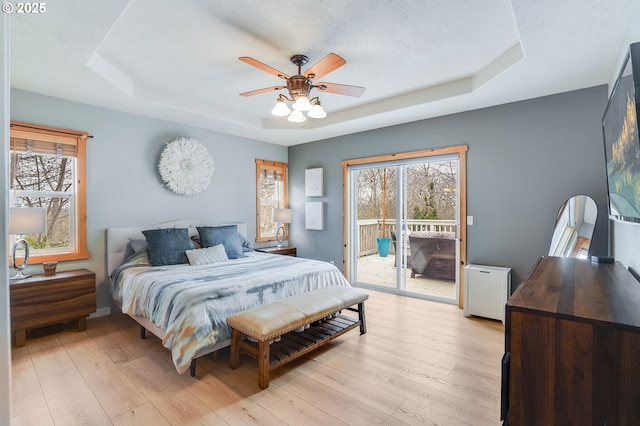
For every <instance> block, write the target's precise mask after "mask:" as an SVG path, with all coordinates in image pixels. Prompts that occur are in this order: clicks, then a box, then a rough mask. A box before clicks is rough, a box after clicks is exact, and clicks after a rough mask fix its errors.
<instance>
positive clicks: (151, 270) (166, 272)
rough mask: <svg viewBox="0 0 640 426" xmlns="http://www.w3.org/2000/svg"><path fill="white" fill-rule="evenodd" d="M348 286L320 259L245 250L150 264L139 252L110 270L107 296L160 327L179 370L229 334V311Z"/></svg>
mask: <svg viewBox="0 0 640 426" xmlns="http://www.w3.org/2000/svg"><path fill="white" fill-rule="evenodd" d="M334 285H339V286H348V287H349V286H350V284H349V282H348V281H347V280H346V279H345V278H344V276H343V275H342V273H341V272H340V271H339V270H338V269H337V268H336V267H335V266H334V265H331V264H329V263H326V262H321V261H316V260H311V259H303V258H296V257H290V256H282V255H274V254H267V253H259V252H249V253H247V257H244V258H240V259H232V260H228V261H225V262H219V263H212V264H208V265H198V266H190V265H188V264H185V265H170V266H155V267H151V266H150V264H149V254H148V251H147V250H142V251H140V252H138V253H136V254H134V255H133V256H131V257H130V258H129V259H128V260H127V261H125V262H124V263H123V264H122V265H121V266H120V267H119V268H118V269H116V270H115V271H114V273H113V274H112V277H111V289H110V290H111V295H112V297H113V299H114V300H115V301H116V302H117V303H118V304H119V305H121V306H122V312H124V313H126V314H129V315H137V316H143V317H145V318H147V319H149V320H150V321H152V322H153V323H154V324H155V325H156V326H158V327H159V328H161V329H162V330H164V331H165V336H164V339H163V342H162V343H163V345H164V346H165V347H166V348H167V349H169V350H171V353H172V357H173V362H174V364H175V366H176V370H177V371H178V372H179V373H184V372H185V371H186V370H187V369H188V368H189V365H190V363H191V360H192V359H193V358H194V356H196V355H197V354H198V352H199V351H202V350H206V349H208V348H212V347H213V346H214V345H215V344H216V343H218V342H221V341H224V340H227V339H229V338H230V336H231V333H230V330H229V328H228V327H227V323H226V319H227V317H228V316H229V315H233V314H235V313H237V312H241V311H244V310H247V309H250V308H253V307H256V306H259V305H262V304H265V303H271V302H273V301H275V300H279V299H283V298H285V297H288V296H293V295H296V294H300V293H303V292H306V291H310V290H315V289H318V288H321V287H327V286H334Z"/></svg>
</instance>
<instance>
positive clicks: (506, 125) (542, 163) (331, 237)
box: [289, 86, 607, 288]
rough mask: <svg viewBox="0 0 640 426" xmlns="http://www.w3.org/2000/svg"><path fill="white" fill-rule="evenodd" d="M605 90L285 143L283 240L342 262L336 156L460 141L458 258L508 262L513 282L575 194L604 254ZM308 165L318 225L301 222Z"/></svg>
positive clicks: (307, 253) (542, 248)
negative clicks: (319, 190) (590, 213)
mask: <svg viewBox="0 0 640 426" xmlns="http://www.w3.org/2000/svg"><path fill="white" fill-rule="evenodd" d="M606 98H607V89H606V86H599V87H595V88H590V89H585V90H580V91H574V92H568V93H562V94H558V95H553V96H547V97H543V98H538V99H533V100H528V101H523V102H518V103H513V104H508V105H501V106H497V107H492V108H486V109H481V110H476V111H469V112H464V113H460V114H455V115H450V116H445V117H439V118H434V119H430V120H424V121H419V122H414V123H409V124H404V125H399V126H394V127H388V128H384V129H378V130H372V131H369V132H363V133H357V134H353V135H348V136H343V137H337V138H333V139H329V140H326V141H321V142H312V143H308V144H304V145H297V146H293V147H290V148H289V181H290V188H289V190H290V204H291V206H292V208H293V209H294V218H293V223H292V224H291V244H293V245H295V246H297V247H298V254H299V255H300V256H303V257H312V258H317V259H321V260H327V261H328V260H333V261H335V263H336V265H340V264H342V260H343V251H342V241H343V239H342V211H343V205H342V204H343V203H342V174H341V161H342V160H345V159H352V158H359V157H368V156H372V155H380V154H390V153H396V152H406V151H415V150H421V149H428V148H438V147H445V146H452V145H462V144H467V145H468V146H469V151H468V157H467V214H468V215H472V216H473V217H474V225H473V226H469V227H468V228H467V240H468V241H467V263H478V264H486V265H497V266H508V267H511V268H513V273H514V276H513V282H514V284H516V283H519V282H520V280H521V279H522V278H524V277H525V276H526V274H527V273H528V272H529V270H530V269H531V268H532V267H533V266H534V265H535V262H536V261H537V259H538V258H539V257H540V256H542V255H545V254H546V253H547V250H548V247H549V242H550V240H551V234H552V228H553V224H554V221H555V217H556V213H557V211H558V208H559V207H560V205H561V204H562V203H563V202H564V201H565V200H566V199H567V198H569V197H570V196H572V195H575V194H587V195H590V196H591V197H593V198H594V199H595V200H596V203H597V204H598V208H599V215H598V223H597V225H596V232H595V237H594V241H593V245H592V252H593V253H594V254H600V255H604V254H606V253H607V219H606V200H607V198H606V197H607V196H606V178H605V169H604V167H605V166H604V150H603V145H602V133H601V124H600V123H601V116H602V112H603V110H604V107H605V104H606ZM310 167H324V179H325V181H324V184H325V196H324V197H323V199H322V200H323V201H325V202H326V203H325V204H326V205H325V208H326V210H325V222H326V227H325V230H324V231H307V230H305V229H304V202H305V200H306V199H305V197H304V187H303V183H304V170H305V169H307V168H310ZM514 288H515V285H514Z"/></svg>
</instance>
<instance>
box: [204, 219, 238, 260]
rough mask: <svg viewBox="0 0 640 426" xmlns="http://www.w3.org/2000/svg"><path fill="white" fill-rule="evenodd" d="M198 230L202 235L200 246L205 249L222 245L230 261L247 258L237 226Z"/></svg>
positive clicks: (205, 227)
mask: <svg viewBox="0 0 640 426" xmlns="http://www.w3.org/2000/svg"><path fill="white" fill-rule="evenodd" d="M196 228H197V229H198V233H199V234H200V244H201V245H202V247H203V248H205V247H213V246H217V245H218V244H222V245H223V246H224V251H225V252H226V253H227V257H228V258H229V259H237V258H239V257H245V255H244V254H242V244H241V243H240V238H239V235H240V234H238V226H237V225H226V226H202V227H196Z"/></svg>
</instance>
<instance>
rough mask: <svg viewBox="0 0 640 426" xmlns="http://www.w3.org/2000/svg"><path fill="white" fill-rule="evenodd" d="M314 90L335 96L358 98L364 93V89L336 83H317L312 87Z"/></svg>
mask: <svg viewBox="0 0 640 426" xmlns="http://www.w3.org/2000/svg"><path fill="white" fill-rule="evenodd" d="M314 87H315V88H316V89H319V90H321V91H323V92H326V93H335V94H337V95H347V96H356V97H360V96H362V94H363V93H364V87H360V86H349V85H347V84H336V83H318V84H316V85H314Z"/></svg>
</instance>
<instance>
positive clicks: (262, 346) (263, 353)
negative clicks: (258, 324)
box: [258, 340, 269, 389]
mask: <svg viewBox="0 0 640 426" xmlns="http://www.w3.org/2000/svg"><path fill="white" fill-rule="evenodd" d="M258 386H260V389H266V388H267V387H268V386H269V341H268V340H264V341H261V342H258Z"/></svg>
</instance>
